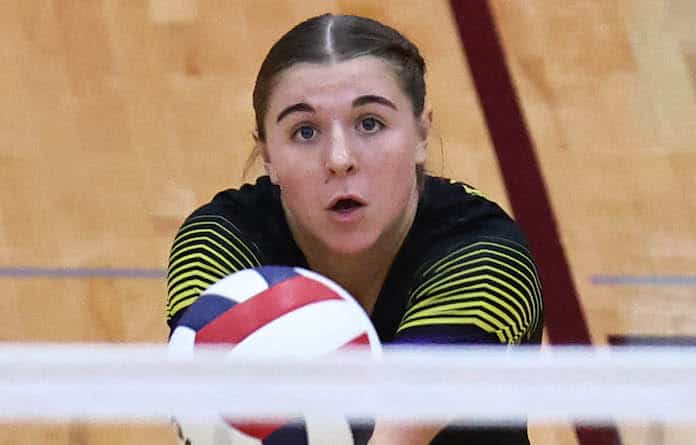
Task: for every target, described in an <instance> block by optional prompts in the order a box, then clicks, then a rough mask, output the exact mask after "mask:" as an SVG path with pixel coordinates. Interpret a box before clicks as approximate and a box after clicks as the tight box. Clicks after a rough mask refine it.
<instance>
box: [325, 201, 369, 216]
mask: <svg viewBox="0 0 696 445" xmlns="http://www.w3.org/2000/svg"><path fill="white" fill-rule="evenodd" d="M364 205H365V204H363V203H361V202H359V201H356V200H355V199H352V198H345V199H339V200H338V201H336V203H335V204H334V205H332V206H331V207H329V210H331V211H334V212H339V213H348V212H350V211H352V210H355V209H357V208H360V207H363V206H364Z"/></svg>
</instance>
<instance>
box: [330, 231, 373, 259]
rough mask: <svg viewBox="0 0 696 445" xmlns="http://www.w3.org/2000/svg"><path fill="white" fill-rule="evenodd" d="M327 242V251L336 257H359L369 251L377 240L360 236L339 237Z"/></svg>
mask: <svg viewBox="0 0 696 445" xmlns="http://www.w3.org/2000/svg"><path fill="white" fill-rule="evenodd" d="M327 241H328V242H326V246H327V247H328V249H329V250H330V251H331V252H333V253H335V254H337V255H359V254H361V253H365V252H367V251H368V250H370V248H372V247H373V246H374V245H375V243H376V241H377V240H376V239H369V238H368V237H366V236H364V234H361V236H359V237H354V236H351V237H339V238H334V239H331V240H327Z"/></svg>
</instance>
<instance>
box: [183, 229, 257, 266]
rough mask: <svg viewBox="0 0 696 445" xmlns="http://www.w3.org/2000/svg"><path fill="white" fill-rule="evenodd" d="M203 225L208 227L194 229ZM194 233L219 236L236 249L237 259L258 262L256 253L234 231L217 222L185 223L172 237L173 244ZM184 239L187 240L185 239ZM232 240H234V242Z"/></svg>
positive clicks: (248, 262) (251, 262) (249, 262)
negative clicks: (174, 236)
mask: <svg viewBox="0 0 696 445" xmlns="http://www.w3.org/2000/svg"><path fill="white" fill-rule="evenodd" d="M205 226H208V228H203V229H196V227H205ZM194 233H196V234H203V235H213V236H214V237H215V236H219V239H221V240H222V241H223V242H226V244H228V245H229V247H231V248H232V249H234V250H236V251H237V253H238V257H239V259H240V260H242V259H243V260H244V262H246V263H247V265H248V264H253V263H258V262H259V260H258V258H257V257H256V255H254V252H253V251H252V250H251V249H249V248H248V247H247V246H246V245H245V244H244V242H242V240H241V239H240V238H239V237H238V236H237V235H236V234H235V233H234V232H232V231H231V230H229V229H227V228H226V227H225V226H223V225H222V224H220V223H218V222H212V221H199V222H195V223H189V224H187V225H186V226H185V227H182V229H181V231H180V232H179V234H178V236H177V237H176V238H175V239H174V246H176V245H177V244H179V243H181V242H183V240H184V238H186V237H188V236H190V235H191V234H194ZM186 241H189V240H188V239H187V240H186ZM233 241H236V243H235V242H233ZM173 253H174V249H173V250H172V254H173Z"/></svg>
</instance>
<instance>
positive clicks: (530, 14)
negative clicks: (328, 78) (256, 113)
mask: <svg viewBox="0 0 696 445" xmlns="http://www.w3.org/2000/svg"><path fill="white" fill-rule="evenodd" d="M453 5H454V8H453V7H452V5H450V3H449V2H446V1H443V0H439V1H433V2H423V1H420V0H409V1H403V0H401V1H397V0H388V1H382V2H374V1H370V2H368V1H363V0H360V1H320V0H313V1H307V0H305V1H275V0H266V1H251V0H249V1H235V2H217V1H214V0H149V1H147V0H141V1H133V2H118V1H116V0H100V1H97V0H95V1H91V2H61V1H52V0H30V1H21V0H14V1H7V2H0V62H1V66H2V67H3V69H2V70H0V89H1V90H2V91H4V93H3V94H2V95H0V110H2V112H0V135H2V137H1V138H0V177H1V178H2V181H1V182H0V283H2V287H3V289H4V298H2V300H0V313H2V314H3V315H4V316H3V319H4V320H5V321H4V322H3V323H1V324H0V341H26V342H37V341H71V342H73V341H74V342H77V341H103V342H143V341H146V342H164V341H165V340H166V336H167V330H166V326H165V323H164V304H165V283H164V280H163V277H162V273H163V272H162V271H163V269H164V267H165V266H166V258H167V254H168V249H169V245H170V243H171V241H172V238H173V235H174V233H175V231H176V229H177V227H178V225H179V224H180V222H181V221H182V219H183V218H184V217H185V216H186V215H187V214H188V213H189V212H190V211H191V210H193V209H194V208H195V207H196V206H197V205H200V204H202V203H204V202H205V201H206V200H208V199H210V198H211V197H212V195H213V194H214V193H215V192H216V191H218V190H220V189H223V188H226V187H230V186H235V185H238V184H240V183H241V182H243V181H245V180H252V179H253V177H254V176H255V174H256V173H258V172H259V171H260V170H259V169H258V168H257V169H256V171H255V172H253V173H252V174H251V175H249V177H247V178H242V166H243V164H244V160H245V159H246V156H247V153H248V152H249V150H250V149H251V147H252V139H251V131H252V129H253V117H252V114H251V89H252V87H253V81H254V77H255V75H256V70H257V68H258V66H259V64H260V62H261V60H262V58H263V56H264V55H265V51H267V49H268V48H269V47H270V46H271V45H272V43H273V42H274V41H275V40H276V39H277V38H278V37H279V36H280V34H281V33H282V32H284V31H285V30H287V29H289V28H290V27H291V26H292V25H294V24H296V23H297V22H299V21H301V20H303V19H305V18H307V17H309V16H312V15H316V14H319V13H322V12H326V11H331V12H336V13H353V14H360V15H366V16H369V17H373V18H376V19H378V20H382V21H384V22H386V23H388V24H391V25H394V26H395V27H396V28H398V29H399V30H401V31H403V32H404V33H405V34H406V35H408V36H409V37H411V38H412V39H413V40H414V41H415V42H416V43H417V44H418V45H419V46H420V48H421V50H422V52H423V53H424V55H425V57H426V60H427V62H428V67H429V73H428V88H429V98H430V100H431V102H432V103H433V106H434V109H435V122H436V134H435V137H434V138H433V143H432V144H431V147H433V153H432V159H431V161H430V170H431V171H432V172H434V173H436V174H443V175H446V176H451V177H454V178H457V179H463V180H465V181H466V182H469V183H471V184H474V185H476V186H477V187H479V188H480V189H482V190H483V191H484V192H485V193H486V194H487V195H488V196H489V197H491V198H493V199H495V200H497V201H498V202H500V203H501V204H502V205H503V206H504V207H505V208H507V209H508V210H510V211H511V212H513V213H514V214H515V217H517V218H518V220H519V221H520V223H522V224H523V225H524V226H525V229H526V230H527V231H528V233H529V234H530V239H531V240H532V243H533V245H534V248H535V253H537V255H538V256H539V257H540V266H541V267H542V274H544V283H545V286H546V293H545V296H546V304H547V339H546V340H547V341H548V342H549V343H568V342H585V341H587V342H592V343H595V344H606V343H609V342H610V341H611V342H613V343H627V342H635V341H638V342H640V341H648V340H655V341H663V342H665V341H666V342H682V343H683V342H689V341H692V340H690V338H693V336H696V266H695V265H696V216H694V215H696V199H694V197H693V193H692V191H693V190H695V189H696V147H695V146H694V145H695V141H696V92H695V90H696V28H694V26H693V22H694V20H696V3H693V2H692V1H690V0H665V1H663V2H658V1H652V0H634V1H629V0H603V1H600V0H597V1H586V2H581V1H575V0H567V1H564V2H548V1H543V0H527V1H509V0H491V1H490V2H489V3H488V5H489V7H486V5H487V4H486V3H485V2H481V1H458V2H453ZM487 12H489V13H490V15H487V14H486V13H487ZM497 44H499V45H498V46H496V45H497ZM490 73H497V74H498V75H497V76H493V75H488V76H487V74H490ZM506 81H509V84H506V83H505V82H506ZM506 85H507V87H509V88H507V87H506ZM440 148H442V152H443V154H442V155H441V154H440ZM443 156H444V158H443ZM566 266H567V267H566ZM694 437H696V428H694V426H693V425H657V424H651V425H619V426H616V427H610V428H607V429H605V430H601V431H587V430H583V429H582V428H578V429H576V428H575V427H574V426H572V425H560V424H559V425H532V438H533V441H534V442H535V443H537V444H559V445H574V444H579V445H590V444H595V443H596V444H600V445H602V444H609V443H623V444H627V445H643V444H646V445H647V444H663V443H664V444H687V443H689V444H690V443H692V442H693V438H694ZM173 441H174V434H173V432H172V431H171V429H170V428H169V427H168V426H166V425H162V426H149V425H86V424H80V423H71V424H58V425H15V424H5V425H1V426H0V443H8V444H9V443H12V444H15V443H51V444H56V445H63V444H73V443H74V444H121V443H122V444H126V443H128V444H131V443H148V444H169V443H173ZM617 441H618V442H617Z"/></svg>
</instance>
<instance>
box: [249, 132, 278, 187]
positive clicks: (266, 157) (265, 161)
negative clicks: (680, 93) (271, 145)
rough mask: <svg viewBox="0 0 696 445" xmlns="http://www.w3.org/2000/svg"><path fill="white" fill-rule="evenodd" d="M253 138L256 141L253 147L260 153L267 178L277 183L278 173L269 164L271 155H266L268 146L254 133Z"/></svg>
mask: <svg viewBox="0 0 696 445" xmlns="http://www.w3.org/2000/svg"><path fill="white" fill-rule="evenodd" d="M254 140H255V141H256V147H255V148H254V149H255V150H256V151H257V152H258V153H259V154H260V155H261V159H263V169H264V170H265V171H266V174H267V175H268V176H269V178H271V182H272V183H274V184H277V183H278V175H277V174H276V171H275V169H274V168H273V164H271V157H270V156H269V155H268V147H266V144H265V143H264V142H261V141H260V140H259V138H258V137H257V136H256V135H254Z"/></svg>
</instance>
